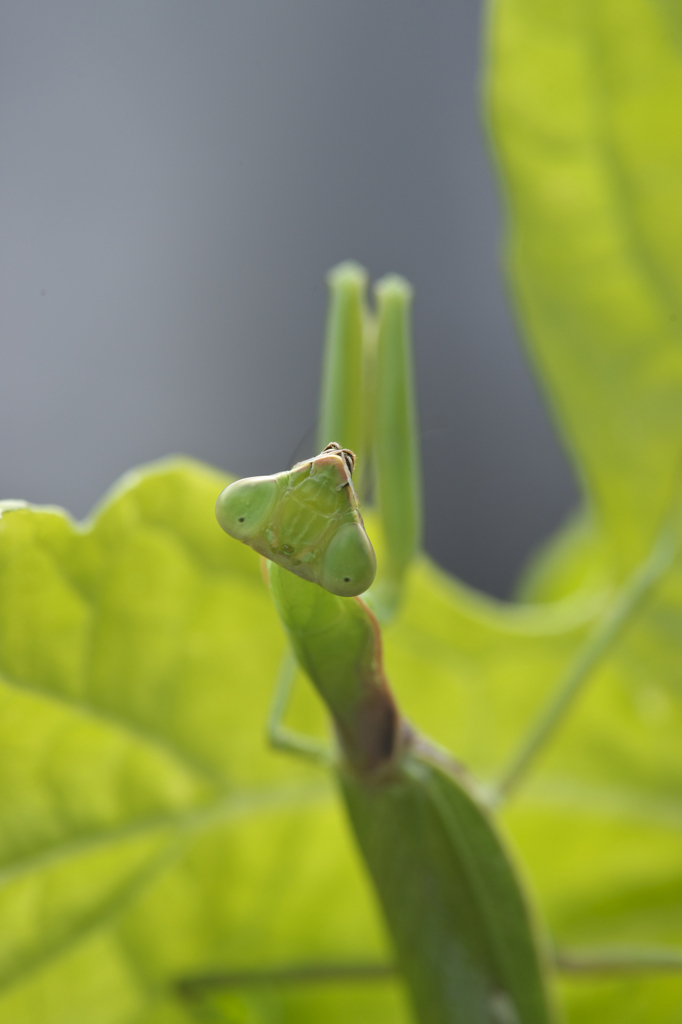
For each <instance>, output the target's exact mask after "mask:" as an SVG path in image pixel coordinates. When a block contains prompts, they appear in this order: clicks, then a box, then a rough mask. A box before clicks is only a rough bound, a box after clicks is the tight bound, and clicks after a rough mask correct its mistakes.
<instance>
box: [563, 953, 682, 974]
mask: <svg viewBox="0 0 682 1024" xmlns="http://www.w3.org/2000/svg"><path fill="white" fill-rule="evenodd" d="M554 963H555V965H556V967H557V970H559V971H561V972H562V973H563V974H577V975H586V974H640V973H646V974H648V973H652V974H654V973H661V972H668V971H674V972H678V971H682V950H679V949H612V950H609V949H604V950H586V951H585V952H582V953H574V952H570V951H568V950H563V951H561V950H559V951H557V952H556V954H555V956H554Z"/></svg>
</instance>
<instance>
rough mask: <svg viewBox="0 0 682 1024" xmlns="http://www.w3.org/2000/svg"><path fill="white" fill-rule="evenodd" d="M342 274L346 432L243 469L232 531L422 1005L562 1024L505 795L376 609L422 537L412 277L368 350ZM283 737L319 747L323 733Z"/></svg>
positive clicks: (336, 404) (480, 1016)
mask: <svg viewBox="0 0 682 1024" xmlns="http://www.w3.org/2000/svg"><path fill="white" fill-rule="evenodd" d="M331 284H332V299H333V302H332V309H333V310H334V309H335V310H336V318H334V317H332V318H331V321H330V328H329V331H328V345H327V348H328V351H327V367H328V369H329V367H331V368H332V371H331V372H338V367H339V366H340V365H342V366H343V368H344V372H343V374H342V375H341V376H340V378H339V379H340V380H341V382H342V387H343V388H344V389H348V388H349V387H351V386H354V387H355V388H357V394H355V395H352V396H347V395H345V396H344V395H343V394H342V395H341V396H340V395H339V394H338V393H336V392H335V391H334V387H333V381H331V382H330V380H329V379H327V380H326V382H325V388H324V391H323V393H324V395H325V404H324V405H323V415H322V423H323V429H328V430H332V429H333V430H334V431H335V432H336V431H338V433H337V435H336V436H337V437H338V441H339V442H340V443H337V442H332V443H330V444H327V447H326V448H325V449H324V451H322V453H321V454H320V455H319V456H317V457H316V458H313V459H310V460H307V461H306V462H302V463H299V464H297V465H296V466H294V468H293V469H292V470H291V471H288V472H285V473H280V474H277V475H275V476H272V477H255V478H251V479H246V480H240V481H236V482H235V483H234V484H231V485H230V486H229V487H227V488H226V489H225V491H223V493H222V494H221V495H220V497H219V498H218V502H217V508H216V511H217V516H218V519H219V521H220V524H221V526H222V527H223V528H224V529H225V530H226V531H227V532H228V533H229V534H231V535H232V536H233V537H235V538H236V539H238V540H241V541H243V542H244V543H247V544H249V545H250V546H251V547H253V548H254V549H255V550H256V551H258V552H260V553H261V554H262V555H264V556H265V557H266V558H268V559H269V563H268V564H269V578H270V582H271V587H272V594H273V598H274V601H275V604H276V607H277V610H278V612H279V615H280V618H281V620H282V622H283V624H284V626H285V629H286V631H287V634H288V637H289V640H290V643H291V647H292V648H293V651H294V653H295V656H296V659H297V661H298V663H299V665H300V666H301V667H302V668H303V669H304V671H305V672H306V674H307V675H308V677H309V679H310V680H311V682H312V683H313V685H314V687H315V688H316V690H317V692H318V693H319V695H320V696H321V698H322V699H323V701H324V702H325V704H326V706H327V708H328V710H329V712H330V715H331V718H332V721H333V723H334V730H335V734H336V739H337V753H336V754H335V755H334V756H333V757H332V758H331V763H332V765H333V769H334V771H335V772H336V776H337V779H338V783H339V788H340V790H341V792H342V794H343V799H344V801H345V805H346V809H347V812H348V817H349V819H350V822H351V825H352V828H353V831H354V833H355V837H356V840H357V843H358V846H359V848H360V851H361V853H362V855H363V858H364V860H365V863H366V865H367V868H368V870H369V874H370V876H371V879H372V882H373V884H374V887H375V890H376V893H377V895H378V898H379V902H380V904H381V907H382V910H383V914H384V918H385V921H386V924H387V927H388V931H389V933H390V936H391V938H392V942H393V946H394V949H395V955H396V964H397V967H398V969H399V971H400V973H401V975H402V976H403V978H404V980H405V982H406V984H407V987H408V990H409V993H410V996H411V1001H412V1005H413V1009H414V1012H415V1016H416V1019H417V1020H418V1021H419V1022H420V1024H550V1022H551V1021H554V1020H555V1019H556V1015H555V1010H554V1007H553V1003H552V999H551V997H550V993H549V985H548V979H549V976H550V971H549V966H548V962H547V959H546V953H545V950H544V948H543V944H542V943H541V942H540V941H539V939H538V935H537V933H536V928H535V924H534V921H533V917H532V914H531V912H530V910H529V907H528V904H527V899H526V896H525V893H524V891H523V889H522V887H521V885H520V883H519V880H518V878H517V875H516V872H515V869H514V867H513V864H512V861H511V859H510V857H509V855H508V852H507V851H506V849H505V847H504V844H503V843H502V841H501V839H500V837H499V835H498V833H497V830H496V827H495V825H494V824H493V822H492V820H491V816H490V811H489V806H490V804H491V803H492V801H491V800H490V798H487V799H486V798H485V797H484V795H483V794H482V792H481V790H479V788H478V787H477V786H476V784H475V783H474V782H473V780H472V779H471V778H470V777H469V776H468V774H467V773H466V771H465V770H464V769H463V768H462V767H461V766H459V765H458V764H457V763H456V762H454V761H453V760H452V759H451V758H450V757H449V756H448V755H447V754H445V753H444V752H442V751H440V750H438V749H436V748H434V747H433V746H432V745H431V744H430V743H429V742H428V741H426V740H424V739H422V738H421V737H419V736H418V735H417V734H416V733H415V732H414V730H413V729H412V728H411V727H410V725H409V724H408V723H407V722H406V721H405V719H404V718H403V717H402V716H401V714H400V712H399V710H398V708H397V707H396V704H395V702H394V700H393V697H392V695H391V691H390V688H389V686H388V683H387V681H386V679H385V678H384V674H383V667H382V658H381V634H380V628H379V624H378V621H377V617H375V614H374V612H376V615H377V616H378V617H379V618H380V619H382V620H387V619H389V618H390V617H391V616H392V615H394V614H395V612H396V611H397V609H398V607H399V604H400V598H401V593H402V589H403V585H404V580H405V576H406V572H407V570H408V568H409V563H410V560H411V558H412V556H413V555H414V553H415V552H416V550H417V549H418V546H419V533H420V518H421V508H420V498H419V467H418V459H417V454H416V452H417V446H416V439H415V436H414V435H415V416H414V399H413V395H412V384H411V369H410V359H409V318H408V309H409V300H410V291H409V286H405V285H404V284H403V283H401V281H400V279H397V278H390V279H387V280H386V281H385V282H383V283H382V284H381V285H380V286H379V287H378V288H377V294H378V306H379V323H378V327H376V328H375V327H374V325H373V324H372V323H371V322H370V323H369V326H366V328H365V339H366V340H365V344H364V348H363V347H362V346H360V345H358V344H357V337H356V335H357V333H358V330H359V327H358V325H359V324H360V325H361V324H362V323H365V325H367V323H368V315H367V313H366V311H365V310H364V306H363V299H362V292H363V288H364V277H363V274H362V272H361V271H360V269H359V268H357V267H356V266H355V265H343V266H342V267H341V268H338V269H337V271H335V272H334V274H333V276H332V278H331ZM339 323H341V324H345V325H346V327H345V329H339ZM348 325H350V326H348ZM344 346H345V347H344ZM330 350H331V355H330ZM339 350H340V351H339ZM344 352H345V354H346V355H347V357H348V358H347V360H346V362H343V360H342V358H341V357H342V355H343V353H344ZM335 367H336V368H337V369H336V371H334V368H335ZM368 382H369V383H368ZM368 390H369V392H370V394H369V397H368V394H367V392H368ZM330 396H332V398H333V399H334V400H333V401H331V399H330ZM344 397H346V398H347V401H343V400H342V399H343V398H344ZM351 399H352V400H351ZM368 409H369V410H370V412H371V411H372V410H374V411H375V415H374V418H372V416H371V415H369V416H368V412H367V410H368ZM353 410H355V411H353ZM359 416H361V419H362V423H358V417H359ZM361 428H362V429H361ZM363 431H364V432H363ZM353 433H355V436H359V437H360V439H361V441H362V447H363V450H364V451H365V453H366V455H370V456H372V455H373V460H372V459H369V460H368V461H370V465H371V474H372V479H373V483H374V487H375V492H376V495H377V496H378V505H379V513H380V520H381V524H382V532H383V534H384V542H385V547H386V552H387V557H386V561H387V565H386V567H385V570H384V571H383V575H380V579H379V581H378V583H377V584H375V585H374V587H372V589H371V590H370V591H369V593H368V595H367V601H363V600H361V599H360V598H359V597H358V596H357V595H359V594H361V593H363V592H364V591H365V590H367V588H368V587H369V586H370V584H372V581H373V580H374V574H375V571H376V563H375V559H374V552H373V549H372V545H371V544H370V542H369V539H368V538H367V535H366V533H365V530H364V525H363V522H362V518H361V516H360V512H359V509H358V503H357V499H356V495H355V491H354V488H353V481H352V472H353V468H354V457H353V454H352V452H350V451H349V450H348V449H346V448H343V447H342V445H343V444H347V438H348V437H349V436H353ZM325 440H329V438H328V437H327V438H326V439H325ZM365 474H366V476H365V479H366V478H367V475H368V474H367V467H365ZM677 547H678V538H677V531H676V530H674V531H673V532H672V533H671V532H670V531H667V532H666V531H665V530H664V531H663V534H662V536H661V539H660V541H659V543H658V544H657V545H656V547H655V549H654V551H653V553H652V555H651V557H650V559H649V560H648V561H647V562H646V563H645V565H644V566H643V567H642V568H641V569H640V570H638V572H637V573H635V575H634V576H633V579H632V581H631V583H630V584H629V585H627V586H626V587H625V588H624V590H623V591H622V593H621V595H619V597H618V600H617V601H616V603H615V604H614V606H613V609H612V610H611V612H610V613H609V614H607V615H606V616H605V618H604V620H603V623H602V624H601V625H598V627H597V629H596V630H595V631H594V633H593V635H592V637H591V638H590V639H589V640H588V642H587V645H586V648H585V650H584V651H582V652H580V654H579V657H578V658H577V659H576V665H575V668H574V669H571V670H569V672H568V674H567V677H566V680H565V681H564V682H562V684H561V687H560V692H559V693H558V695H557V697H556V699H555V701H554V704H550V707H549V709H548V711H547V712H546V714H545V717H544V719H542V720H541V721H540V723H539V725H538V727H537V728H536V730H535V731H534V732H533V734H532V735H531V737H530V741H529V744H528V746H527V749H526V750H525V751H522V754H521V756H520V758H519V759H517V761H516V763H514V764H513V765H512V768H511V770H510V773H509V774H508V778H507V779H506V780H503V782H502V783H501V784H500V787H499V789H498V797H499V798H501V797H502V795H503V794H505V793H506V792H507V791H508V790H509V789H510V788H511V785H512V783H513V784H516V781H517V779H518V777H519V775H520V773H521V771H522V770H525V767H526V764H527V762H528V760H529V759H530V757H531V756H534V755H535V753H536V752H537V749H538V748H539V746H540V745H541V744H542V743H543V742H544V741H545V739H546V736H547V735H548V733H549V731H550V730H551V729H552V728H553V727H554V725H555V723H556V721H557V720H558V718H559V717H560V716H561V714H563V713H564V711H565V707H566V705H567V703H568V701H569V700H570V699H572V698H573V696H574V694H575V692H576V691H577V689H578V687H579V686H580V685H581V683H582V681H583V680H584V679H585V678H586V676H587V674H588V673H589V671H590V670H591V667H592V666H593V665H594V663H595V662H596V660H597V659H598V658H599V657H600V656H601V655H602V654H603V652H604V651H605V650H606V648H607V647H608V645H609V644H611V643H612V642H613V640H614V638H615V637H616V635H617V633H618V631H619V630H620V629H621V628H622V625H623V623H624V622H625V621H626V620H627V618H628V616H629V615H630V614H631V613H632V611H633V609H634V608H635V607H636V605H637V604H638V602H639V601H640V599H641V597H642V595H643V594H644V593H645V592H646V591H647V589H648V588H650V587H651V586H652V585H653V583H655V581H656V580H657V579H658V578H660V576H661V574H662V573H663V572H664V571H665V570H666V568H667V566H669V565H670V563H671V560H672V559H673V558H674V556H675V553H676V551H677ZM381 569H382V567H381V566H380V570H381ZM280 745H282V746H291V747H296V746H298V749H299V752H302V753H307V754H308V755H311V754H312V755H313V756H315V757H318V758H319V757H320V753H319V751H315V750H314V749H313V748H312V746H311V745H310V743H308V745H307V746H306V745H304V744H300V743H299V744H298V745H297V744H296V743H294V742H292V741H291V739H289V740H287V741H286V742H280ZM327 761H329V759H327Z"/></svg>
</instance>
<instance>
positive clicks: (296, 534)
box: [216, 441, 376, 597]
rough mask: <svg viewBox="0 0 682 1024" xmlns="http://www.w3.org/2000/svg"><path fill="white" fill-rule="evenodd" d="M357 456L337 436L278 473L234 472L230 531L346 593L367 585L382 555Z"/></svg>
mask: <svg viewBox="0 0 682 1024" xmlns="http://www.w3.org/2000/svg"><path fill="white" fill-rule="evenodd" d="M354 466H355V456H354V454H353V452H351V451H350V450H349V449H347V448H341V446H340V445H338V444H337V443H336V442H335V441H333V442H332V443H331V444H328V445H327V447H326V448H325V449H324V451H322V452H321V453H320V454H319V455H317V456H315V458H313V459H307V460H306V461H305V462H298V463H297V464H296V465H295V466H294V467H293V468H292V469H290V470H287V471H285V472H283V473H275V474H274V475H273V476H253V477H245V478H244V479H242V480H235V482H234V483H233V484H230V485H229V486H228V487H226V488H225V490H224V491H223V492H222V493H221V494H220V495H219V497H218V500H217V502H216V517H217V519H218V522H219V523H220V525H221V526H222V528H223V530H225V532H226V533H229V535H230V537H234V538H235V540H240V541H242V542H243V543H244V544H248V545H249V547H252V548H253V549H254V551H258V552H259V553H260V554H261V555H264V556H265V557H266V558H269V559H270V560H271V561H273V562H277V564H278V565H281V566H283V567H284V568H285V569H289V571H290V572H293V573H295V574H296V575H297V576H300V577H301V578H302V579H304V580H309V581H310V582H311V583H317V584H319V586H321V587H324V589H325V590H328V591H329V592H330V593H332V594H337V595H338V596H339V597H355V596H357V595H358V594H362V593H364V591H365V590H367V589H368V588H369V587H370V586H371V585H372V583H373V581H374V577H375V575H376V557H375V555H374V549H373V547H372V544H371V542H370V539H369V537H368V536H367V533H366V531H365V525H364V523H363V521H362V516H361V515H360V510H359V508H358V499H357V497H356V494H355V489H354V487H353V468H354Z"/></svg>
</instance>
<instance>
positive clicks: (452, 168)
mask: <svg viewBox="0 0 682 1024" xmlns="http://www.w3.org/2000/svg"><path fill="white" fill-rule="evenodd" d="M0 11H1V18H0V23H1V25H2V31H1V32H0V81H1V87H0V96H1V97H2V103H1V104H0V118H1V121H2V124H1V127H0V154H1V155H0V204H1V207H2V231H1V232H0V260H1V263H2V270H1V273H0V318H1V330H2V374H1V375H0V437H1V438H2V444H1V447H0V492H1V493H2V496H3V497H24V498H28V499H30V500H32V501H39V502H56V503H59V504H63V505H65V506H66V507H67V508H69V509H70V510H71V511H72V512H73V513H75V514H76V515H78V516H81V515H83V514H84V513H85V512H86V511H87V510H88V509H89V507H90V506H91V505H92V504H93V503H94V502H95V501H96V500H97V498H98V497H99V496H100V495H101V494H102V492H103V491H104V490H105V489H106V488H107V487H108V486H109V485H110V484H111V483H112V481H113V480H114V479H115V477H116V476H118V475H119V474H120V473H121V472H123V471H124V470H125V469H127V468H129V467H130V466H132V465H134V464H136V463H139V462H143V461H146V460H148V459H153V458H155V457H157V456H160V455H164V454H167V453H169V452H174V451H178V452H186V453H189V454H191V455H194V456H197V457H199V458H202V459H206V460H207V461H209V462H212V463H215V464H217V465H221V466H224V467H225V468H227V469H229V470H231V471H232V472H234V473H236V474H239V475H243V474H249V475H251V474H255V473H269V472H274V471H276V470H279V469H283V468H285V467H286V466H287V465H288V464H289V462H290V460H291V459H292V458H293V456H294V454H298V455H303V454H309V453H310V452H306V451H303V450H302V448H301V443H302V439H304V438H305V437H306V436H307V437H308V438H309V439H310V438H312V432H313V427H314V422H315V416H316V403H317V382H318V376H319V371H320V343H321V336H322V327H323V320H324V307H325V287H324V274H325V272H326V270H327V269H328V268H329V267H330V266H332V265H333V264H334V263H336V262H338V261H339V260H341V259H344V258H349V257H352V258H355V259H357V260H359V261H360V262H362V263H364V264H365V265H366V266H367V267H368V268H369V269H370V272H371V273H372V275H373V276H374V277H379V276H381V275H383V274H384V273H387V272H389V271H395V272H398V273H402V274H404V275H405V276H406V277H408V278H409V279H410V280H411V281H412V282H413V284H414V285H415V289H416V300H415V302H416V304H415V340H416V347H417V373H418V382H419V400H420V408H421V420H422V428H423V438H422V443H423V455H424V470H425V482H426V498H427V547H428V549H429V551H430V552H431V553H432V554H433V555H434V556H435V557H436V558H437V559H438V560H439V561H440V562H441V563H442V564H444V565H445V566H447V567H448V568H449V569H451V570H453V571H455V572H456V573H458V574H459V575H460V576H462V577H464V578H465V579H466V580H467V581H469V582H472V583H474V584H476V585H477V586H480V587H483V588H484V589H487V590H489V591H491V592H493V593H496V594H506V593H508V592H509V589H510V587H511V584H512V581H513V579H514V576H515V575H516V573H517V571H518V568H519V566H520V565H521V563H522V561H523V559H524V557H525V556H526V554H527V553H528V551H529V550H530V549H531V548H532V547H533V545H534V544H535V543H536V542H537V541H538V540H539V539H541V538H542V537H544V536H545V535H546V534H547V533H548V532H549V531H550V530H551V529H552V528H553V527H554V526H555V525H556V524H557V523H558V522H559V521H560V519H561V518H562V516H563V514H564V513H565V511H566V509H567V508H568V507H569V506H570V505H571V504H572V503H573V502H574V500H575V490H574V485H573V482H572V478H571V474H570V472H569V469H568V467H567V464H566V462H565V459H564V458H563V456H562V454H561V452H560V450H559V448H558V445H557V442H556V441H555V439H554V436H553V433H552V430H551V428H550V426H549V423H548V419H547V415H546V413H545V410H544V408H543V405H542V402H541V400H540V399H539V398H538V395H537V392H536V389H535V387H534V384H533V382H532V379H531V375H530V373H529V370H528V368H527V366H526V364H525V361H524V358H523V356H522V354H521V352H520V350H519V348H518V345H517V340H516V332H515V327H514V322H513V317H512V314H511V312H510V306H509V302H508V300H507V297H506V295H505V290H504V284H503V281H502V275H501V273H500V269H499V266H498V249H499V213H498V205H497V199H496V193H495V187H494V182H493V176H492V172H491V169H490V166H489V162H488V159H487V155H486V146H485V143H484V140H483V137H482V131H481V129H480V127H479V114H478V96H477V76H478V72H479V64H480V42H479V36H480V27H479V18H480V6H479V4H478V2H477V0H451V2H436V0H421V2H420V3H416V2H414V0H413V2H401V0H337V2H334V3H332V2H327V0H267V2H265V0H236V2H234V0H215V2H214V0H192V2H191V3H190V2H189V0H184V2H177V0H145V2H144V3H139V0H135V2H131V0H117V3H115V4H111V3H105V2H102V0H99V2H97V0H87V2H85V0H82V2H81V0H61V2H60V3H58V4H55V3H53V2H51V0H50V2H48V0H27V2H26V3H21V4H19V3H5V4H3V5H2V6H1V7H0ZM303 445H304V447H305V442H304V441H303ZM307 447H308V448H310V449H311V451H312V441H311V442H310V444H308V446H307Z"/></svg>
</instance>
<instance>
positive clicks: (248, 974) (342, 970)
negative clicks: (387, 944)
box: [175, 963, 396, 998]
mask: <svg viewBox="0 0 682 1024" xmlns="http://www.w3.org/2000/svg"><path fill="white" fill-rule="evenodd" d="M394 977H396V970H395V967H393V966H391V965H390V964H363V963H347V964H295V965H292V966H290V967H272V968H270V969H266V970H252V971H249V970H243V971H224V972H217V973H215V974H205V975H199V976H197V977H196V978H182V979H181V980H180V981H178V982H176V985H175V987H176V989H177V991H178V992H179V993H180V995H183V996H185V997H189V998H191V997H192V996H197V995H201V994H203V993H204V992H209V991H215V990H216V989H226V988H256V987H261V986H263V985H301V984H311V983H315V982H317V983H325V982H326V983H329V982H334V981H383V980H384V979H386V978H394Z"/></svg>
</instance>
